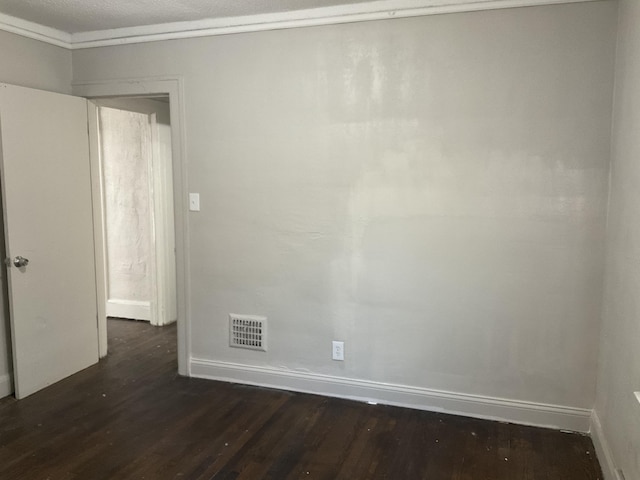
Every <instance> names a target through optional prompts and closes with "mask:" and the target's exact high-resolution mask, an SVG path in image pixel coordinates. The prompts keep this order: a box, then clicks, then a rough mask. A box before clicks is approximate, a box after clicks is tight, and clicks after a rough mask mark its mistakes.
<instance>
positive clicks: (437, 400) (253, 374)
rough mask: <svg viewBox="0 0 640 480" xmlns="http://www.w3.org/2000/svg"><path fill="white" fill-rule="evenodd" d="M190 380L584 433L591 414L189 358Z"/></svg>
mask: <svg viewBox="0 0 640 480" xmlns="http://www.w3.org/2000/svg"><path fill="white" fill-rule="evenodd" d="M190 371H191V376H193V377H197V378H206V379H210V380H221V381H225V382H235V383H243V384H248V385H257V386H261V387H272V388H280V389H283V390H291V391H295V392H304V393H313V394H317V395H326V396H329V397H339V398H347V399H350V400H357V401H370V402H376V403H381V404H386V405H394V406H399V407H408V408H416V409H419V410H429V411H436V412H443V413H450V414H457V415H465V416H469V417H476V418H483V419H489V420H498V421H505V422H511V423H518V424H523V425H534V426H541V427H549V428H555V429H561V430H571V431H575V432H584V433H586V432H588V431H589V422H590V418H591V410H590V409H585V408H574V407H564V406H559V405H547V404H542V403H535V402H524V401H521V400H508V399H504V398H494V397H485V396H480V395H468V394H464V393H454V392H446V391H441V390H431V389H427V388H419V387H410V386H406V385H397V384H389V383H381V382H373V381H369V380H356V379H351V378H343V377H334V376H329V375H319V374H315V373H304V372H293V371H288V370H281V369H275V368H270V367H257V366H250V365H241V364H236V363H227V362H217V361H212V360H205V359H200V358H191V359H190Z"/></svg>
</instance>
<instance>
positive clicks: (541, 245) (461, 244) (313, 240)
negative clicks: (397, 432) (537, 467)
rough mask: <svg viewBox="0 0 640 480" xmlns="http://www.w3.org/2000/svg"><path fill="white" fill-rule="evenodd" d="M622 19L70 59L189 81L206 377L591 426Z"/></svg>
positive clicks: (353, 27)
mask: <svg viewBox="0 0 640 480" xmlns="http://www.w3.org/2000/svg"><path fill="white" fill-rule="evenodd" d="M615 13H616V6H615V3H613V2H594V3H585V4H573V5H556V6H545V7H535V8H519V9H510V10H499V11H486V12H476V13H465V14H452V15H439V16H431V17H421V18H410V19H397V20H389V21H381V22H369V23H359V24H350V25H346V24H345V25H335V26H323V27H314V28H304V29H292V30H283V31H272V32H261V33H253V34H240V35H228V36H220V37H214V38H199V39H188V40H175V41H168V42H155V43H148V44H140V45H123V46H116V47H104V48H94V49H88V50H78V51H74V53H73V67H74V81H76V82H80V83H81V82H85V81H91V80H104V79H117V78H128V77H149V76H153V77H155V76H161V75H176V74H177V75H181V76H183V78H184V85H185V124H186V138H187V146H186V155H187V164H188V176H189V179H188V182H189V191H192V192H200V194H201V204H202V211H201V212H199V213H192V214H190V216H189V229H190V238H189V247H190V255H191V257H190V259H188V261H189V270H190V278H189V279H188V280H189V282H190V287H191V296H190V298H189V302H190V311H191V338H190V340H191V346H192V354H193V356H194V357H196V358H198V359H201V360H204V361H205V363H206V362H207V361H209V362H230V363H232V364H235V366H236V367H237V366H239V368H240V370H237V371H238V372H239V371H241V370H242V366H258V367H268V368H269V370H268V371H269V372H273V371H276V372H278V371H279V372H290V371H294V372H298V373H301V374H325V375H328V376H330V377H336V376H339V377H347V378H351V379H358V380H363V381H372V382H376V383H375V384H377V385H380V384H382V383H385V384H400V385H408V386H411V387H417V388H428V389H439V390H445V391H452V392H459V393H465V394H472V395H479V396H488V397H500V398H507V399H516V400H523V401H526V402H542V403H548V404H556V405H563V406H572V407H578V408H585V409H590V408H591V407H592V406H593V402H594V396H595V376H596V375H595V372H596V361H597V349H598V334H599V311H600V308H601V291H602V290H601V289H602V271H603V244H604V223H605V208H606V199H607V175H608V158H609V133H610V107H611V91H612V72H613V66H612V57H613V47H614V37H615ZM229 312H234V313H248V314H264V315H267V316H268V317H269V322H270V324H269V325H270V326H269V329H270V330H269V335H270V336H269V342H270V344H269V351H268V352H267V353H259V352H247V351H243V350H238V349H230V348H228V347H227V314H228V313H229ZM333 339H340V340H344V341H345V350H346V360H345V361H344V362H333V361H331V359H330V350H331V340H333ZM238 375H240V374H238Z"/></svg>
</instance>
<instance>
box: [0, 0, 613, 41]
mask: <svg viewBox="0 0 640 480" xmlns="http://www.w3.org/2000/svg"><path fill="white" fill-rule="evenodd" d="M594 1H601V0H374V1H371V2H364V3H358V4H348V5H338V6H333V7H323V8H314V9H308V10H297V11H289V12H281V13H271V14H263V15H249V16H242V17H226V18H212V19H204V20H195V21H188V22H175V23H164V24H157V25H146V26H139V27H127V28H116V29H110V30H96V31H91V32H79V33H73V34H69V33H66V32H61V31H59V30H55V29H53V28H50V27H45V26H42V25H39V24H36V23H32V22H28V21H25V20H21V19H18V18H15V17H11V16H9V15H4V14H1V13H0V30H5V31H8V32H11V33H17V34H18V35H23V36H25V37H29V38H34V39H36V40H40V41H43V42H47V43H51V44H53V45H57V46H60V47H65V48H70V49H84V48H94V47H106V46H114V45H125V44H133V43H146V42H157V41H161V40H176V39H183V38H196V37H208V36H215V35H229V34H233V33H248V32H261V31H266V30H282V29H288V28H299V27H312V26H320V25H331V24H341V23H354V22H365V21H372V20H385V19H392V18H407V17H418V16H425V15H439V14H445V13H460V12H474V11H480V10H496V9H503V8H516V7H532V6H540V5H555V4H564V3H583V2H594Z"/></svg>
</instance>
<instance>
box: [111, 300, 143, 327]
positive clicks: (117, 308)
mask: <svg viewBox="0 0 640 480" xmlns="http://www.w3.org/2000/svg"><path fill="white" fill-rule="evenodd" d="M107 317H117V318H130V319H132V320H146V321H147V322H149V321H151V304H150V303H149V302H139V301H135V300H115V299H109V300H107Z"/></svg>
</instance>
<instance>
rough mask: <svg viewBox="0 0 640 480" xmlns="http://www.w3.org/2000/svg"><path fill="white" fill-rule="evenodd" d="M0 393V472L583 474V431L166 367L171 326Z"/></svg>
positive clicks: (72, 478) (143, 330)
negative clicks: (37, 387)
mask: <svg viewBox="0 0 640 480" xmlns="http://www.w3.org/2000/svg"><path fill="white" fill-rule="evenodd" d="M109 346H110V355H109V356H108V357H107V358H106V359H105V360H104V361H101V362H100V363H99V364H98V365H96V366H94V367H91V368H89V369H87V370H84V371H82V372H80V373H78V374H77V375H74V376H73V377H71V378H68V379H66V380H64V381H62V382H60V383H58V384H56V385H53V386H51V387H49V388H47V389H46V390H44V391H42V392H39V393H37V394H35V395H33V396H31V397H29V398H26V399H24V400H21V401H19V402H18V401H15V400H14V399H13V398H6V399H4V400H2V401H0V479H3V480H9V479H27V480H45V479H49V480H63V479H64V480H94V479H95V480H97V479H207V480H209V479H215V480H223V479H224V480H231V479H233V480H235V479H245V480H247V479H273V480H285V479H325V480H333V479H345V480H354V479H392V480H403V479H410V480H414V479H415V480H419V479H428V480H441V479H442V480H445V479H446V480H476V479H478V480H480V479H494V480H529V479H536V480H554V479H557V480H571V479H576V480H592V479H593V480H594V479H601V478H602V474H601V471H600V468H599V466H598V462H597V460H596V458H595V454H594V450H593V445H592V443H591V440H590V439H589V437H587V436H581V435H576V434H567V433H561V432H557V431H553V430H547V429H541V428H532V427H524V426H518V425H510V424H504V423H499V422H489V421H483V420H474V419H469V418H463V417H457V416H451V415H444V414H439V413H430V412H422V411H416V410H408V409H402V408H395V407H386V406H373V405H367V404H363V403H356V402H351V401H346V400H340V399H332V398H324V397H319V396H314V395H304V394H295V393H288V392H283V391H277V390H270V389H262V388H253V387H246V386H240V385H233V384H227V383H221V382H212V381H206V380H197V379H187V378H181V377H178V376H177V375H176V370H177V364H176V330H175V327H174V326H172V327H164V328H155V327H152V326H149V325H148V324H145V323H142V322H128V321H122V320H115V321H114V320H110V321H109Z"/></svg>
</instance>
